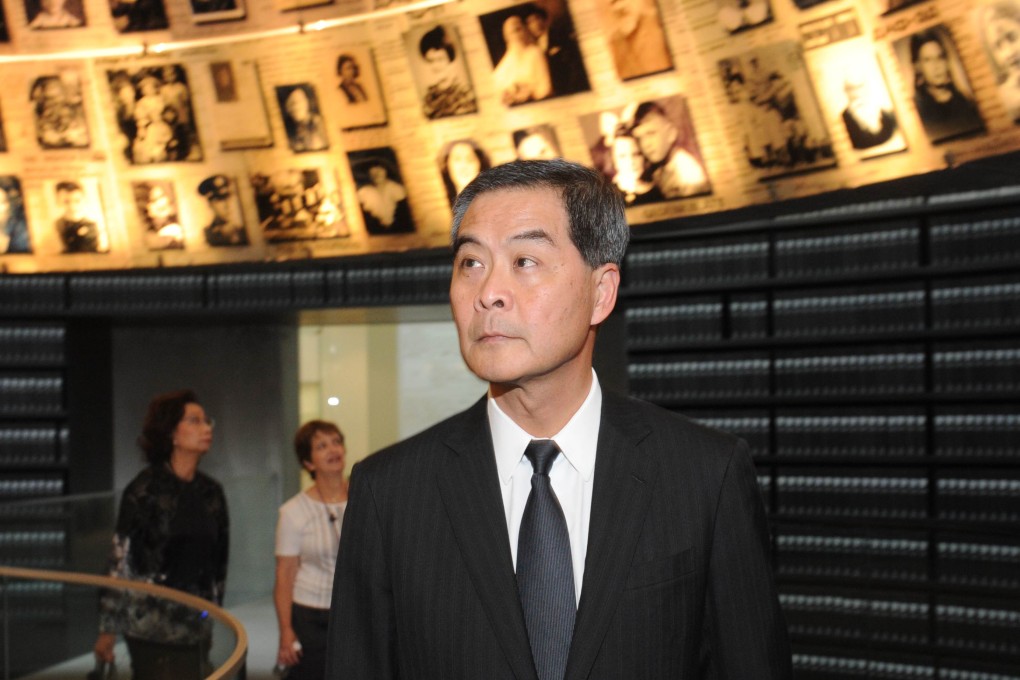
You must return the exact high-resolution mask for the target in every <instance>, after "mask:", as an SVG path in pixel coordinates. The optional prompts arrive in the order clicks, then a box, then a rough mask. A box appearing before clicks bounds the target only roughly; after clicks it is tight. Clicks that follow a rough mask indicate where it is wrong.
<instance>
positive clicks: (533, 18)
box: [525, 14, 546, 38]
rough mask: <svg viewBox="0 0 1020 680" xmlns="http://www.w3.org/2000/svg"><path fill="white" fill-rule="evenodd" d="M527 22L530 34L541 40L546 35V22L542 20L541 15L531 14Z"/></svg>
mask: <svg viewBox="0 0 1020 680" xmlns="http://www.w3.org/2000/svg"><path fill="white" fill-rule="evenodd" d="M525 21H526V22H527V24H528V33H531V35H533V36H535V37H536V38H541V37H542V36H543V35H545V29H546V20H545V19H544V18H542V15H541V14H529V15H528V17H527V19H525Z"/></svg>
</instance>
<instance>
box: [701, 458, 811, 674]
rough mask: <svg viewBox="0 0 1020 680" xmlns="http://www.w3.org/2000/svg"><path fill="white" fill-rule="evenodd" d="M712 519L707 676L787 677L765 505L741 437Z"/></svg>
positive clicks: (785, 639) (788, 659)
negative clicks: (713, 521) (713, 520)
mask: <svg viewBox="0 0 1020 680" xmlns="http://www.w3.org/2000/svg"><path fill="white" fill-rule="evenodd" d="M714 527H715V529H714V533H713V537H712V546H711V550H710V553H709V566H708V591H707V598H706V602H705V606H706V615H705V625H706V628H707V630H706V631H705V633H706V634H705V638H704V639H705V644H706V649H705V650H704V652H705V654H706V657H707V658H706V662H707V670H708V671H709V672H708V673H707V674H706V676H707V677H710V678H727V679H728V678H755V680H768V679H776V680H778V679H784V680H785V679H787V678H790V677H791V676H792V669H791V666H792V659H791V652H790V642H789V639H788V636H787V631H786V623H785V621H784V619H783V614H782V611H781V610H780V607H779V596H778V593H777V591H776V586H775V582H774V580H773V577H772V566H771V563H770V560H769V533H768V526H767V524H766V519H765V508H764V505H763V503H762V499H761V495H760V492H759V490H758V480H757V475H756V473H755V469H754V465H753V464H752V462H751V457H750V455H749V454H748V452H747V445H746V444H745V443H744V442H743V441H741V442H740V443H739V445H738V446H737V448H736V451H734V453H733V455H732V456H731V458H730V461H729V466H728V468H727V470H726V473H725V476H724V478H723V482H722V485H721V487H720V492H719V499H718V505H717V507H716V516H715V523H714Z"/></svg>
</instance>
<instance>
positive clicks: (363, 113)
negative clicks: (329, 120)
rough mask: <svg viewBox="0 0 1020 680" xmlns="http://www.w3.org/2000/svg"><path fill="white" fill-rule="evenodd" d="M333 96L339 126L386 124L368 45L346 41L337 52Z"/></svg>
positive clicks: (384, 104) (376, 75)
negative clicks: (349, 43)
mask: <svg viewBox="0 0 1020 680" xmlns="http://www.w3.org/2000/svg"><path fill="white" fill-rule="evenodd" d="M334 100H335V101H336V102H337V113H338V115H339V118H340V128H341V129H343V130H355V129H357V128H365V127H375V126H378V125H385V124H386V103H385V101H383V94H382V87H381V86H380V85H379V75H378V73H377V71H376V68H375V59H374V58H373V56H372V50H371V49H370V48H368V47H359V46H356V45H350V46H347V47H345V48H343V49H342V50H341V51H340V52H339V53H337V56H336V89H335V96H334Z"/></svg>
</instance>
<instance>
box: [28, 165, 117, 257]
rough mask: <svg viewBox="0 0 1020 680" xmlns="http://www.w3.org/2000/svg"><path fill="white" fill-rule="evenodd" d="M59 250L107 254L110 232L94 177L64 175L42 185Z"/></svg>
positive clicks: (97, 183)
mask: <svg viewBox="0 0 1020 680" xmlns="http://www.w3.org/2000/svg"><path fill="white" fill-rule="evenodd" d="M43 188H44V191H45V193H46V198H47V204H48V205H49V206H50V210H51V213H52V214H51V217H52V220H53V222H52V224H53V229H54V231H55V232H56V236H57V240H58V242H59V244H60V250H61V252H63V253H108V252H110V235H109V233H108V232H107V229H106V220H105V219H104V217H103V203H102V199H101V196H100V193H99V182H98V180H97V179H96V178H95V177H65V178H63V179H59V180H56V181H48V182H46V183H45V185H44V187H43Z"/></svg>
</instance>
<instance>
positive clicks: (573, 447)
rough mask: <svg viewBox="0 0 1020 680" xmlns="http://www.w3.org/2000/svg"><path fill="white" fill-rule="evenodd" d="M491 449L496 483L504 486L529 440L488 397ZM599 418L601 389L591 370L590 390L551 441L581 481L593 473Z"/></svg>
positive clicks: (529, 436)
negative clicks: (493, 456)
mask: <svg viewBox="0 0 1020 680" xmlns="http://www.w3.org/2000/svg"><path fill="white" fill-rule="evenodd" d="M487 409H488V415H489V428H490V430H491V431H492V447H493V449H494V450H495V452H496V470H497V471H498V473H499V480H500V483H503V484H506V483H508V482H509V481H510V477H512V476H513V473H514V470H515V469H516V468H517V465H518V464H519V463H520V462H521V459H522V458H523V457H524V449H525V448H527V446H528V443H529V442H530V441H531V440H532V439H533V437H532V436H531V435H530V434H528V433H527V432H525V431H524V430H523V429H522V428H521V427H520V425H518V424H517V423H515V422H514V421H513V420H511V418H510V416H508V415H507V414H505V413H504V412H503V411H502V410H501V409H500V408H499V406H498V405H497V404H496V400H495V399H493V398H492V397H491V396H490V397H489V399H488V403H487ZM601 418H602V388H601V387H600V386H599V380H598V376H597V375H595V371H594V370H593V371H592V380H591V389H589V390H588V396H587V397H586V398H585V400H584V403H582V404H581V406H580V408H578V409H577V411H576V412H575V413H574V415H573V416H571V417H570V420H569V421H567V424H566V425H564V426H563V429H562V430H560V431H559V432H557V433H556V434H555V435H554V436H553V437H552V438H553V439H555V440H556V444H557V445H558V446H559V447H560V451H562V452H563V457H564V458H566V459H567V462H568V463H570V465H571V466H572V467H573V468H574V469H575V470H576V471H577V474H579V475H580V476H581V478H582V479H583V480H584V481H590V480H591V478H592V475H593V474H595V449H596V447H597V446H598V441H599V422H600V421H601Z"/></svg>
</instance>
